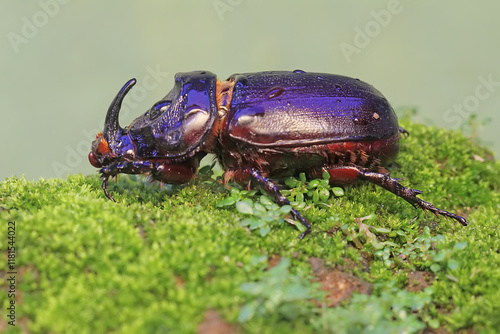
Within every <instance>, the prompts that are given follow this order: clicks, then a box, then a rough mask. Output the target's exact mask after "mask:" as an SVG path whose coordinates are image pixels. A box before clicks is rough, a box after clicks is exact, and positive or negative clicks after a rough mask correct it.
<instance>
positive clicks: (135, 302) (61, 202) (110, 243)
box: [0, 122, 500, 333]
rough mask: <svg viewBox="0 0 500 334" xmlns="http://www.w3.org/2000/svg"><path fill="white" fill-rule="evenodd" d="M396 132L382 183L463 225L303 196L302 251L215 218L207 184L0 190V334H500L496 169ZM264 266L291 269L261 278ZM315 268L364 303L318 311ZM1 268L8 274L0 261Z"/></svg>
mask: <svg viewBox="0 0 500 334" xmlns="http://www.w3.org/2000/svg"><path fill="white" fill-rule="evenodd" d="M402 126H403V127H405V128H406V129H407V130H408V131H409V132H410V133H411V136H410V137H409V138H408V139H403V140H402V141H401V146H402V148H401V153H400V155H399V157H398V159H397V161H396V164H394V165H393V166H392V167H391V175H392V176H393V177H403V180H402V182H403V184H405V185H408V186H411V187H413V188H416V189H419V190H422V191H423V194H422V195H421V196H420V197H421V198H422V199H424V200H426V201H429V202H431V203H433V204H434V205H436V206H437V207H439V208H443V209H446V210H449V211H452V212H456V213H458V214H461V215H464V216H466V217H467V218H468V221H469V222H470V226H468V227H462V226H461V225H459V224H458V223H457V222H455V221H452V220H448V219H444V218H437V217H435V216H433V215H432V214H430V213H424V212H422V211H421V210H417V209H415V208H413V207H412V206H411V205H409V204H408V203H406V202H405V201H404V200H402V199H399V198H396V197H395V196H394V195H392V194H391V193H389V192H387V191H385V190H383V189H381V188H379V187H376V186H374V185H370V184H362V185H359V186H352V187H346V188H345V195H344V196H342V197H331V198H329V199H328V200H327V201H326V202H325V203H312V201H310V200H306V201H307V206H306V207H305V208H304V209H302V210H301V212H302V213H303V214H304V215H305V216H306V217H307V218H308V219H309V220H310V221H311V222H313V230H314V233H313V234H312V235H310V236H308V237H307V238H305V239H304V240H302V241H299V240H298V239H297V237H298V235H299V234H300V232H299V231H298V230H297V228H296V227H294V226H293V225H290V224H281V225H279V226H275V225H272V228H271V230H270V232H269V233H268V234H267V235H266V236H264V237H262V236H261V235H260V234H259V233H258V232H257V230H255V231H252V232H250V231H249V230H248V229H247V228H245V227H241V226H239V223H240V222H241V221H242V220H244V219H245V218H246V217H247V216H248V215H245V214H243V213H241V212H238V211H237V210H236V208H235V206H226V207H218V206H217V203H219V202H220V201H221V200H223V199H224V198H226V197H228V196H229V192H228V191H227V190H225V189H224V188H223V187H222V186H221V185H219V184H218V183H217V182H215V181H213V182H197V183H194V184H191V185H187V186H185V187H181V188H174V189H171V188H162V189H160V187H159V186H158V185H150V184H147V183H145V182H143V178H141V177H137V178H136V177H128V176H120V177H119V178H118V182H117V183H116V184H113V183H112V182H110V191H111V192H112V193H113V195H114V196H115V198H116V199H117V201H118V203H114V202H111V201H109V200H107V199H106V198H105V196H104V195H103V193H102V190H101V188H100V180H99V178H98V176H97V175H93V176H88V177H85V176H83V175H73V176H69V177H68V179H67V180H61V179H50V180H39V181H37V182H31V181H27V180H25V179H23V178H10V179H7V180H5V181H3V182H2V183H0V206H1V210H0V217H1V221H3V222H4V223H3V226H4V230H3V233H2V235H3V237H2V238H0V245H1V249H2V250H6V249H7V241H8V239H7V227H6V226H7V222H8V221H15V222H16V249H17V253H16V255H17V257H16V268H17V271H18V282H17V294H16V300H17V304H16V305H17V309H16V310H17V319H16V325H17V326H16V327H15V328H13V327H11V326H9V325H7V323H6V320H8V319H6V317H5V311H4V312H2V319H0V327H1V328H3V329H4V330H5V329H7V332H12V333H15V332H28V331H29V332H32V333H44V332H50V333H63V332H67V333H106V332H108V333H109V332H117V333H155V332H165V333H192V332H196V331H197V328H199V326H200V323H201V322H203V320H204V315H206V312H207V311H209V310H215V311H217V313H218V314H219V315H220V317H221V318H222V319H224V321H225V322H226V323H227V324H234V326H229V328H231V329H232V330H234V331H235V332H243V333H246V332H252V333H253V332H254V333H290V332H304V333H309V332H332V333H335V332H346V333H347V332H351V333H357V332H370V333H378V332H380V333H385V332H390V331H395V332H397V331H401V330H402V329H404V330H406V331H407V332H417V331H420V330H422V328H428V329H429V328H438V329H437V330H446V331H452V332H455V331H458V330H471V331H472V332H478V333H479V332H485V333H494V332H498V331H499V330H500V317H499V314H500V254H499V250H500V238H499V232H498V224H499V222H500V195H499V190H500V163H499V162H498V161H494V160H492V159H491V158H489V157H490V154H489V153H488V151H487V150H486V149H484V148H482V147H480V146H478V145H476V144H474V143H472V142H471V141H470V140H469V139H467V138H465V137H464V136H463V135H461V134H460V133H458V132H452V131H446V130H439V129H436V128H431V127H426V126H422V125H417V124H413V123H409V122H402ZM482 159H484V161H483V160H482ZM251 199H252V200H253V201H255V202H257V201H258V195H257V196H255V197H254V198H251ZM371 214H374V215H372V216H371V217H372V218H371V219H370V220H369V224H370V225H371V226H373V227H370V228H369V229H368V230H366V229H362V228H361V227H362V226H364V227H366V226H368V225H364V224H363V223H364V222H366V221H363V222H361V221H360V220H359V219H358V220H355V218H360V217H365V216H368V215H371ZM331 217H333V218H331ZM374 217H375V218H374ZM367 224H368V223H367ZM426 227H427V228H426ZM384 228H385V229H384ZM370 231H371V232H370ZM373 237H376V238H375V239H374V238H373ZM419 237H420V239H419ZM360 247H362V248H361V249H360ZM4 254H6V252H5V251H4ZM276 257H279V258H281V259H287V261H288V259H290V264H289V265H288V266H285V267H282V268H280V269H279V270H278V269H277V270H276V271H271V270H268V269H269V263H268V261H269V259H271V258H276ZM5 258H6V257H4V259H5ZM312 258H314V259H316V260H315V261H317V259H320V260H321V261H322V263H324V264H325V265H326V266H328V267H330V268H333V267H335V266H341V267H340V268H347V267H349V271H350V272H351V273H350V275H351V274H352V275H355V276H358V277H359V278H360V279H362V280H363V281H365V282H367V283H369V284H370V285H371V286H373V290H372V294H371V295H370V296H368V295H354V296H353V297H352V299H350V300H346V301H344V302H343V303H342V304H341V305H340V306H338V307H335V308H330V307H326V306H325V305H326V304H325V300H324V298H325V296H324V295H321V294H320V293H317V292H318V290H319V289H318V288H317V284H314V283H310V282H311V280H313V281H314V279H313V268H312V267H313V266H312V265H311V263H312V262H311V259H312ZM346 264H348V265H346ZM0 270H1V271H2V274H5V272H7V271H8V270H7V261H6V260H4V261H2V263H1V265H0ZM415 271H418V272H428V273H432V275H431V276H432V277H433V279H432V280H431V282H430V287H429V288H427V289H426V290H425V295H424V292H422V293H418V292H413V291H412V289H411V286H409V285H408V281H409V279H410V278H409V277H410V276H409V275H411V274H410V273H412V272H415ZM273 275H274V276H273ZM3 276H5V275H3ZM249 283H250V284H249ZM2 284H3V285H5V280H4V279H3V280H2ZM280 289H283V291H281V290H280ZM2 290H3V291H4V292H2V296H1V297H0V300H2V302H1V304H2V305H1V308H2V310H5V309H6V307H7V306H8V302H9V300H8V299H7V298H6V297H7V296H6V293H5V289H2ZM284 290H286V291H284ZM363 296H364V297H363ZM322 298H323V299H322ZM312 299H316V301H315V302H313V301H312ZM292 306H293V307H292ZM242 309H243V311H242ZM249 310H250V313H248V312H249ZM245 312H246V313H245ZM252 312H253V313H256V314H255V315H253V313H252ZM252 315H253V316H252ZM238 319H239V322H238Z"/></svg>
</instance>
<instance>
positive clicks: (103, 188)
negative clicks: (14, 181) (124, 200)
mask: <svg viewBox="0 0 500 334" xmlns="http://www.w3.org/2000/svg"><path fill="white" fill-rule="evenodd" d="M108 179H109V176H103V177H102V186H101V187H102V190H104V195H106V197H107V198H109V199H110V200H112V201H113V202H115V203H116V200H115V199H114V198H113V197H112V196H111V194H110V193H109V192H108V189H107V188H106V182H108Z"/></svg>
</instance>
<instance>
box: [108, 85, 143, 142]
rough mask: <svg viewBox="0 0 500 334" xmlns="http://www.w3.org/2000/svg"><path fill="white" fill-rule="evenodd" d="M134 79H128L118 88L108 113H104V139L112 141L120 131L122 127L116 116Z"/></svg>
mask: <svg viewBox="0 0 500 334" xmlns="http://www.w3.org/2000/svg"><path fill="white" fill-rule="evenodd" d="M135 83H136V80H135V79H130V80H129V81H128V82H127V83H126V84H125V85H124V86H123V87H122V89H120V91H119V92H118V94H116V97H115V98H114V99H113V102H111V105H110V106H109V109H108V113H107V114H106V120H105V121H104V131H103V135H104V138H106V140H107V141H108V142H109V141H113V140H114V139H115V138H116V137H117V136H118V134H119V133H120V132H121V130H122V128H121V127H120V123H119V122H118V116H119V114H120V109H121V107H122V102H123V99H124V98H125V95H127V93H128V92H129V91H130V89H131V88H132V87H133V86H134V85H135Z"/></svg>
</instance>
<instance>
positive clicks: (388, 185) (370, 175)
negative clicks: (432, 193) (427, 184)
mask: <svg viewBox="0 0 500 334" xmlns="http://www.w3.org/2000/svg"><path fill="white" fill-rule="evenodd" d="M352 168H354V169H357V170H358V171H359V176H358V178H359V179H361V180H368V181H370V182H372V183H374V184H376V185H379V186H381V187H382V188H384V189H387V190H389V191H390V192H391V193H393V194H395V195H396V196H399V197H401V198H403V199H404V200H405V201H407V202H408V203H410V204H411V205H413V206H414V207H419V208H421V209H422V210H424V211H425V210H428V211H430V212H432V213H434V214H435V215H441V216H444V217H450V218H453V219H455V220H456V221H458V222H459V223H460V224H462V225H463V226H467V225H468V224H469V223H467V221H466V220H465V218H463V217H460V216H458V215H456V214H454V213H451V212H448V211H444V210H441V209H438V208H436V207H435V206H434V205H432V204H431V203H429V202H425V201H423V200H421V199H420V198H418V197H417V195H419V194H421V193H422V192H421V191H420V190H416V189H411V188H406V187H404V186H402V185H401V184H400V183H399V182H398V181H397V180H396V179H394V178H392V177H390V176H389V175H387V174H380V173H375V172H368V171H364V170H362V169H360V168H356V167H352Z"/></svg>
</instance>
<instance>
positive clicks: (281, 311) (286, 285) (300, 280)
mask: <svg viewBox="0 0 500 334" xmlns="http://www.w3.org/2000/svg"><path fill="white" fill-rule="evenodd" d="M289 267H290V259H288V258H281V260H280V262H279V264H278V265H276V266H275V267H273V268H271V269H269V270H268V271H266V272H265V273H264V274H263V275H262V277H261V278H260V280H258V281H256V282H247V283H243V284H242V285H241V291H243V292H244V293H246V294H248V295H251V296H252V299H251V300H250V301H249V302H248V303H246V304H245V305H244V306H243V307H242V308H241V310H240V314H239V316H238V321H239V322H240V323H242V322H247V321H249V320H251V319H252V318H253V317H254V316H269V315H272V314H274V315H275V314H278V315H279V316H281V317H283V318H285V319H290V320H291V319H294V318H296V317H297V316H300V315H303V314H308V313H310V312H311V306H312V303H311V302H310V299H311V298H314V297H318V296H319V293H318V289H317V287H316V285H315V284H313V283H311V282H310V281H309V280H308V279H307V278H305V277H302V276H300V275H293V274H291V273H290V270H289Z"/></svg>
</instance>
